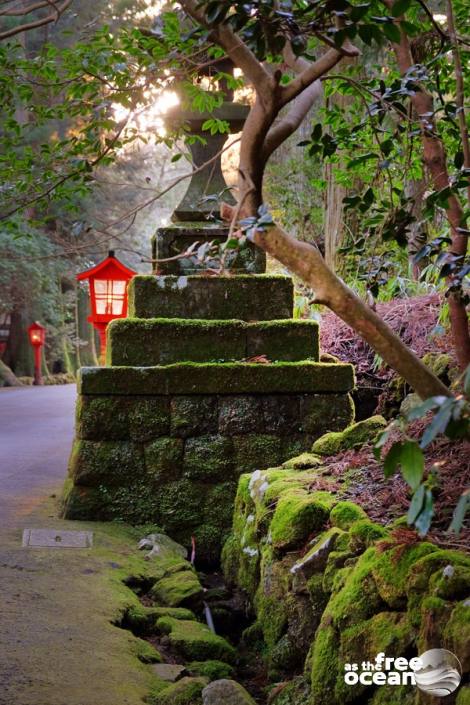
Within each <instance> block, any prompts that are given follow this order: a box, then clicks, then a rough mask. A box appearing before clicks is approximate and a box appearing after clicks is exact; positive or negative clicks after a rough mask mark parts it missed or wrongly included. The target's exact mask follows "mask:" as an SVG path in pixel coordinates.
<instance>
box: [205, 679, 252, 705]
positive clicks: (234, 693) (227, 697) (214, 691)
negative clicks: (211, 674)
mask: <svg viewBox="0 0 470 705" xmlns="http://www.w3.org/2000/svg"><path fill="white" fill-rule="evenodd" d="M202 701H203V705H255V701H254V700H253V698H252V697H251V695H250V694H249V693H248V692H247V691H246V690H245V688H244V687H243V686H242V685H240V683H237V682H236V681H234V680H229V679H225V678H224V679H222V680H217V681H214V682H213V683H210V684H209V685H208V686H206V688H204V690H203V693H202Z"/></svg>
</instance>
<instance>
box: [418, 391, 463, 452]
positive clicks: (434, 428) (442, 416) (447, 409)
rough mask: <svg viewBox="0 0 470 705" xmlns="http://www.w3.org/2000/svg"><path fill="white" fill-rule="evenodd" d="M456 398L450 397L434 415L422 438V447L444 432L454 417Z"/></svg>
mask: <svg viewBox="0 0 470 705" xmlns="http://www.w3.org/2000/svg"><path fill="white" fill-rule="evenodd" d="M454 401H455V400H454V399H453V398H452V399H451V398H449V399H446V401H445V402H444V403H443V404H442V406H441V408H440V410H439V411H438V412H437V414H436V415H435V416H434V418H433V420H432V421H431V423H430V424H429V426H428V427H427V428H426V430H425V432H424V433H423V437H422V439H421V443H420V446H421V448H426V447H427V446H428V445H429V444H430V443H432V441H433V440H434V439H435V438H436V436H438V435H439V434H440V433H444V431H445V430H446V428H447V424H448V423H449V421H450V419H451V417H452V406H453V404H454Z"/></svg>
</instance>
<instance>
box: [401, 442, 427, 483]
mask: <svg viewBox="0 0 470 705" xmlns="http://www.w3.org/2000/svg"><path fill="white" fill-rule="evenodd" d="M400 465H401V474H402V475H403V477H404V478H405V480H406V482H407V483H408V484H409V486H410V487H411V489H412V490H413V491H415V490H416V489H417V488H418V487H419V484H420V482H421V480H422V479H423V473H424V455H423V451H422V450H421V448H420V447H419V445H418V444H417V442H416V441H405V442H404V443H403V445H402V449H401V455H400Z"/></svg>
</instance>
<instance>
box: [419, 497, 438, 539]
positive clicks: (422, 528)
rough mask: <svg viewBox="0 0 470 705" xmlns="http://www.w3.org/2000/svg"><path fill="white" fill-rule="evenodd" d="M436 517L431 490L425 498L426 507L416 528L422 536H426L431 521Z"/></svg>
mask: <svg viewBox="0 0 470 705" xmlns="http://www.w3.org/2000/svg"><path fill="white" fill-rule="evenodd" d="M433 516H434V500H433V496H432V492H431V490H426V494H425V498H424V506H423V509H422V511H421V513H420V514H419V515H418V518H417V519H416V521H415V526H416V528H417V529H418V533H419V535H420V536H426V534H427V533H428V531H429V529H430V527H431V521H432V518H433Z"/></svg>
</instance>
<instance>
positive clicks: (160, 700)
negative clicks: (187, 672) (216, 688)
mask: <svg viewBox="0 0 470 705" xmlns="http://www.w3.org/2000/svg"><path fill="white" fill-rule="evenodd" d="M207 683H208V680H207V678H189V677H186V678H181V680H179V681H177V682H176V683H172V684H171V685H167V686H166V687H165V688H163V689H162V690H161V691H160V692H159V693H158V694H157V695H154V696H153V697H152V698H151V699H150V703H151V705H202V697H201V693H202V691H203V689H204V688H205V686H206V685H207Z"/></svg>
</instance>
